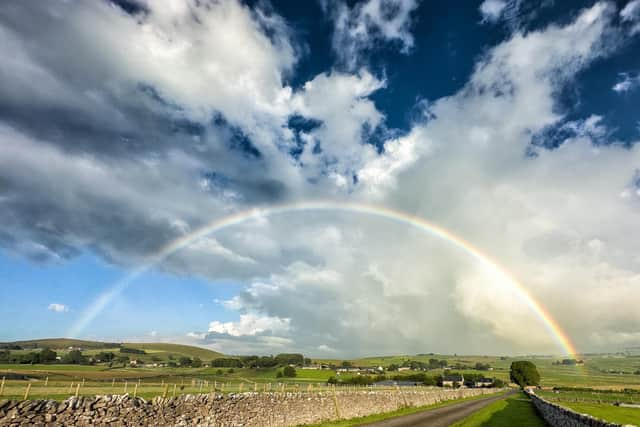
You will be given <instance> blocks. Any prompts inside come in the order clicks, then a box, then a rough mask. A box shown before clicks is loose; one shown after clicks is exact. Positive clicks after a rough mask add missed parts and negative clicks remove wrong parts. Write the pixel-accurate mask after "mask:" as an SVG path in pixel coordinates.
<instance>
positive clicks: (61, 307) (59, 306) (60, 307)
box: [47, 303, 69, 313]
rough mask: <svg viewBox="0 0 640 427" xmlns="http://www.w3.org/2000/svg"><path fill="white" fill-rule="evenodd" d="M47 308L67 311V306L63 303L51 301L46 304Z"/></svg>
mask: <svg viewBox="0 0 640 427" xmlns="http://www.w3.org/2000/svg"><path fill="white" fill-rule="evenodd" d="M47 310H49V311H53V312H56V313H66V312H67V311H69V307H67V306H66V305H64V304H58V303H51V304H49V305H48V306H47Z"/></svg>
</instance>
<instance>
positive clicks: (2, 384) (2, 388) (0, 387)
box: [0, 377, 5, 397]
mask: <svg viewBox="0 0 640 427" xmlns="http://www.w3.org/2000/svg"><path fill="white" fill-rule="evenodd" d="M4 381H5V377H2V382H1V383H0V397H2V394H3V393H4Z"/></svg>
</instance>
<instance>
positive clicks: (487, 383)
mask: <svg viewBox="0 0 640 427" xmlns="http://www.w3.org/2000/svg"><path fill="white" fill-rule="evenodd" d="M492 385H493V380H492V379H491V378H480V379H478V380H476V381H475V383H474V384H473V386H474V387H476V388H481V387H491V386H492Z"/></svg>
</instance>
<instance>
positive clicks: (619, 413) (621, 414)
mask: <svg viewBox="0 0 640 427" xmlns="http://www.w3.org/2000/svg"><path fill="white" fill-rule="evenodd" d="M558 404H560V405H562V406H565V407H567V408H569V409H572V410H574V411H576V412H579V413H581V414H589V415H591V416H593V417H596V418H600V419H601V420H606V421H609V422H612V423H618V424H634V425H640V409H639V408H625V407H619V406H613V405H611V404H607V403H573V402H571V403H569V402H566V403H565V402H558Z"/></svg>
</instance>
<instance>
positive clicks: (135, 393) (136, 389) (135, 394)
mask: <svg viewBox="0 0 640 427" xmlns="http://www.w3.org/2000/svg"><path fill="white" fill-rule="evenodd" d="M136 396H138V384H136V385H135V386H134V387H133V398H134V399H135V398H136Z"/></svg>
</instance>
